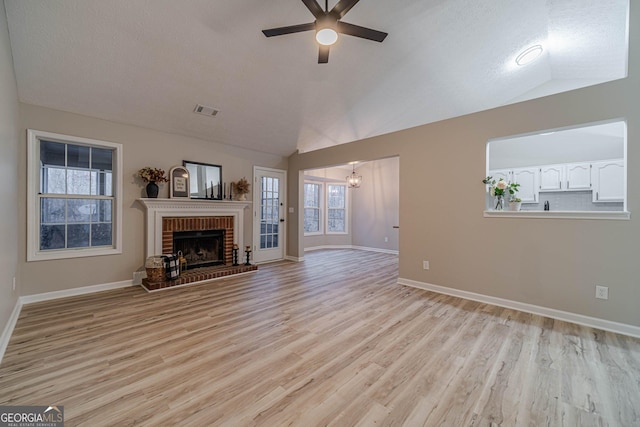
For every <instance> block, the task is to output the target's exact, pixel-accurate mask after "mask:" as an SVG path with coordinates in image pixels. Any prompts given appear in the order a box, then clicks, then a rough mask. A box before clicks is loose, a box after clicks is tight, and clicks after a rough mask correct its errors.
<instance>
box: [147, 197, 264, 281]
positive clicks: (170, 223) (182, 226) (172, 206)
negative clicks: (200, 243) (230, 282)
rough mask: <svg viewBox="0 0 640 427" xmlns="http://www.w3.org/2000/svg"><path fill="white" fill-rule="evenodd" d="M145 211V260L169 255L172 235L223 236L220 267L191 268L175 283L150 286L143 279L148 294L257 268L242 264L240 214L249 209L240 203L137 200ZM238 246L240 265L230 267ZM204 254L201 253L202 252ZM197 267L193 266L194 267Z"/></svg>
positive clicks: (242, 237)
mask: <svg viewBox="0 0 640 427" xmlns="http://www.w3.org/2000/svg"><path fill="white" fill-rule="evenodd" d="M138 201H139V202H140V203H141V204H142V205H143V206H144V207H145V208H146V217H145V229H146V245H145V256H146V257H150V256H154V255H161V254H167V253H173V252H174V247H173V239H174V233H183V232H195V234H196V235H197V234H199V233H198V232H200V231H203V232H205V231H207V230H214V231H219V232H221V235H223V236H224V237H223V239H224V244H223V249H222V252H223V254H222V255H223V256H222V257H221V258H222V262H221V264H224V265H216V266H213V267H203V268H195V269H193V270H188V271H187V272H186V273H184V274H181V275H180V277H179V278H178V279H177V280H171V281H165V282H150V281H149V280H147V279H143V281H142V286H143V287H144V288H145V289H146V290H147V291H149V292H153V291H157V290H160V289H165V288H169V287H174V286H183V285H187V284H193V283H198V282H202V281H208V280H212V279H216V278H220V277H225V276H228V275H233V274H244V273H248V272H254V271H256V270H257V269H258V267H257V265H254V264H251V265H244V264H242V261H243V258H242V255H243V251H242V248H244V246H245V245H246V244H248V243H247V242H245V241H244V233H243V231H244V230H243V229H244V210H245V209H246V208H247V207H249V206H250V205H251V203H250V202H242V201H226V200H225V201H210V200H189V199H138ZM234 244H237V245H238V246H240V248H241V251H240V254H239V255H240V259H239V261H240V265H239V266H232V265H231V264H232V249H233V245H234ZM203 252H204V251H203ZM196 267H197V266H196Z"/></svg>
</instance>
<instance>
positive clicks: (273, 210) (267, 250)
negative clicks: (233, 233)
mask: <svg viewBox="0 0 640 427" xmlns="http://www.w3.org/2000/svg"><path fill="white" fill-rule="evenodd" d="M253 177H254V178H253V185H254V192H253V261H254V262H268V261H276V260H280V259H283V258H284V241H285V239H284V231H285V223H284V219H285V215H284V213H285V200H284V195H285V194H286V192H285V182H286V172H285V171H283V170H279V169H270V168H262V167H258V166H256V167H254V170H253Z"/></svg>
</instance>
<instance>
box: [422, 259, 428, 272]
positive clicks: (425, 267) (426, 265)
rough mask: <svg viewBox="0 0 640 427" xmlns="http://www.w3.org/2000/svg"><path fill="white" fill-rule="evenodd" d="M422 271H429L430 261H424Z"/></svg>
mask: <svg viewBox="0 0 640 427" xmlns="http://www.w3.org/2000/svg"><path fill="white" fill-rule="evenodd" d="M422 269H423V270H428V269H429V261H422Z"/></svg>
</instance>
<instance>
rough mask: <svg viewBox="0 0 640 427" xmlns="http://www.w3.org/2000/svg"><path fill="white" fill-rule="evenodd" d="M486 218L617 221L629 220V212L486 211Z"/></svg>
mask: <svg viewBox="0 0 640 427" xmlns="http://www.w3.org/2000/svg"><path fill="white" fill-rule="evenodd" d="M484 217H485V218H545V219H615V220H629V219H631V212H628V211H484Z"/></svg>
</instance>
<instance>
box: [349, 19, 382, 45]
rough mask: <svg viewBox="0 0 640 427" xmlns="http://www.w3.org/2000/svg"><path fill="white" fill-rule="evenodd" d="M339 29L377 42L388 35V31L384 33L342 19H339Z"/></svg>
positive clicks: (350, 34)
mask: <svg viewBox="0 0 640 427" xmlns="http://www.w3.org/2000/svg"><path fill="white" fill-rule="evenodd" d="M337 30H338V32H339V33H342V34H347V35H349V36H355V37H360V38H363V39H367V40H373V41H376V42H382V41H383V40H384V39H385V37H387V35H388V34H387V33H383V32H382V31H376V30H372V29H371V28H365V27H361V26H359V25H353V24H349V23H347V22H342V21H338V24H337Z"/></svg>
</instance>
